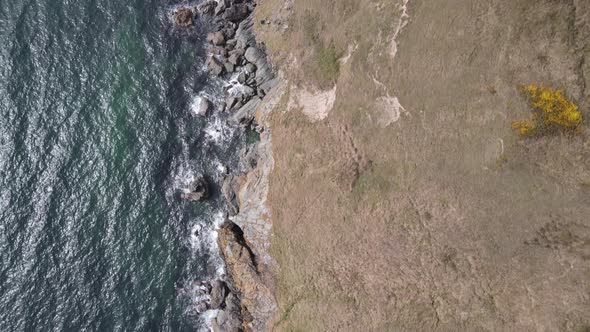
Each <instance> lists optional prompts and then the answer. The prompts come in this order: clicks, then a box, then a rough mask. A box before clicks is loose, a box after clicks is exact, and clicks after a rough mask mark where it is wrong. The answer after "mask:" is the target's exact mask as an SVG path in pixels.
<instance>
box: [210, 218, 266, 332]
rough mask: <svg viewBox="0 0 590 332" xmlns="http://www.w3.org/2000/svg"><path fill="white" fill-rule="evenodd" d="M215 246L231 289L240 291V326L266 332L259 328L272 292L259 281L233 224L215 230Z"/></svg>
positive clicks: (254, 266) (242, 234)
mask: <svg viewBox="0 0 590 332" xmlns="http://www.w3.org/2000/svg"><path fill="white" fill-rule="evenodd" d="M218 244H219V248H220V250H221V254H222V255H223V258H224V260H225V262H226V264H227V268H228V271H229V272H230V274H231V278H232V280H233V281H234V283H235V287H236V288H237V289H239V291H240V295H241V317H242V322H243V323H242V327H243V328H244V330H245V331H266V330H267V328H264V326H263V325H264V324H265V322H266V320H268V319H269V318H270V317H269V313H270V312H274V310H275V309H276V304H275V303H274V299H273V295H272V292H271V291H270V289H269V288H268V287H267V286H266V285H265V284H264V283H263V280H262V279H261V275H260V271H259V270H258V267H257V266H258V265H257V262H256V257H255V256H254V254H253V252H252V250H250V247H249V246H248V244H247V243H246V240H245V239H244V233H243V232H242V230H241V229H240V227H238V226H237V225H236V224H234V223H233V222H227V223H226V224H225V225H224V226H223V227H222V228H221V229H220V230H219V237H218ZM228 297H229V296H228ZM226 303H227V301H226ZM226 311H227V310H226ZM252 312H255V313H256V316H253V315H252ZM263 321H264V322H263ZM268 330H270V329H268Z"/></svg>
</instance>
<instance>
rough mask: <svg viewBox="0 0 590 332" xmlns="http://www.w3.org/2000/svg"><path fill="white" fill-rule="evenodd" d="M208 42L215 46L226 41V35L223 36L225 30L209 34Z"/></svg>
mask: <svg viewBox="0 0 590 332" xmlns="http://www.w3.org/2000/svg"><path fill="white" fill-rule="evenodd" d="M207 42H209V43H210V44H213V45H215V46H221V45H223V44H224V43H225V37H224V36H223V32H221V31H217V32H211V33H209V34H207Z"/></svg>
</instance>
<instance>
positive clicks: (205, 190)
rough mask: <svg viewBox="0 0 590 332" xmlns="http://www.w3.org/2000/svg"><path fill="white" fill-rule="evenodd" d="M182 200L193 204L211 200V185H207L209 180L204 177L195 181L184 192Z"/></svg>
mask: <svg viewBox="0 0 590 332" xmlns="http://www.w3.org/2000/svg"><path fill="white" fill-rule="evenodd" d="M182 198H184V199H186V200H189V201H193V202H198V201H200V200H203V199H206V198H209V184H208V183H207V180H205V178H204V177H202V176H199V177H197V178H196V179H194V180H193V181H192V182H191V183H190V184H189V185H188V187H187V188H185V189H184V190H183V193H182Z"/></svg>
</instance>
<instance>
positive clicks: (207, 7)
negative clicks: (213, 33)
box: [197, 0, 217, 15]
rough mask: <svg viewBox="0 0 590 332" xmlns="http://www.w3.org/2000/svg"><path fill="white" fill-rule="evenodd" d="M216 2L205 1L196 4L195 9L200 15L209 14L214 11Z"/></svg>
mask: <svg viewBox="0 0 590 332" xmlns="http://www.w3.org/2000/svg"><path fill="white" fill-rule="evenodd" d="M216 6H217V2H216V1H215V0H209V1H205V2H203V3H201V4H199V5H198V6H197V10H198V11H199V13H201V15H211V14H213V12H214V11H215V7H216Z"/></svg>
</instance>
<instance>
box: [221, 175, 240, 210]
mask: <svg viewBox="0 0 590 332" xmlns="http://www.w3.org/2000/svg"><path fill="white" fill-rule="evenodd" d="M238 190H240V182H239V177H237V176H235V175H230V176H226V177H225V178H224V179H223V185H222V186H221V194H222V195H223V197H224V198H225V201H226V202H227V205H228V213H229V215H230V216H235V215H236V214H238V212H239V211H240V207H239V204H238V196H237V192H238Z"/></svg>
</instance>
